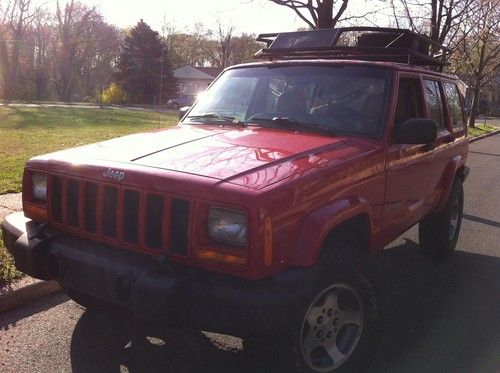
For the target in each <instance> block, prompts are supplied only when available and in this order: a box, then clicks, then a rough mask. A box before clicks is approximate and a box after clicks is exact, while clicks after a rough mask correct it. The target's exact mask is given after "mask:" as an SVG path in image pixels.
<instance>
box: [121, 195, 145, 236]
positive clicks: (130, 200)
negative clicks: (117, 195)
mask: <svg viewBox="0 0 500 373" xmlns="http://www.w3.org/2000/svg"><path fill="white" fill-rule="evenodd" d="M140 197H141V195H140V194H139V192H135V191H132V190H126V191H125V197H124V199H123V200H124V201H123V202H124V209H123V238H125V241H127V242H129V243H138V242H139V202H140Z"/></svg>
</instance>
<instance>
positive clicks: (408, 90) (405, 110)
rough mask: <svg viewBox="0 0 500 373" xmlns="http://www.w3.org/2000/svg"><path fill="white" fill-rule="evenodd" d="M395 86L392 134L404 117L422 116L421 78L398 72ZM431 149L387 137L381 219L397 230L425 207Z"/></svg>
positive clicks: (417, 218) (427, 195) (402, 228)
mask: <svg viewBox="0 0 500 373" xmlns="http://www.w3.org/2000/svg"><path fill="white" fill-rule="evenodd" d="M397 89H398V96H397V102H396V109H395V115H394V122H393V131H392V133H394V130H395V129H396V128H397V126H398V125H400V124H402V123H403V122H405V121H406V120H408V119H411V118H424V117H425V116H426V115H425V113H426V111H425V106H424V99H423V97H424V96H423V89H422V81H421V79H420V77H419V76H418V75H409V74H405V75H400V76H399V80H398V88H397ZM431 148H432V147H430V146H429V145H420V144H418V145H412V144H393V143H392V138H391V140H390V145H389V147H388V152H387V166H386V167H387V186H386V197H385V202H384V222H385V224H387V225H388V226H389V227H394V229H395V230H398V231H399V233H402V232H403V231H405V230H406V229H408V228H409V227H410V226H411V225H413V224H414V223H415V222H417V221H418V220H420V219H421V218H422V217H423V216H424V215H425V213H426V211H427V209H428V203H429V198H430V196H431V192H432V185H431V183H430V175H431V170H432V168H431V167H432V149H431ZM395 233H397V232H395ZM399 233H398V234H399Z"/></svg>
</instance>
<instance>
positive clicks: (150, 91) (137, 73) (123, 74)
mask: <svg viewBox="0 0 500 373" xmlns="http://www.w3.org/2000/svg"><path fill="white" fill-rule="evenodd" d="M162 66H163V74H162ZM118 70H119V71H118V73H117V74H116V79H117V82H118V83H119V84H120V85H121V86H122V87H123V89H124V90H125V91H126V92H127V95H128V98H129V101H130V102H133V103H140V104H158V103H159V101H160V99H161V103H164V102H166V100H167V97H169V96H171V95H173V94H174V93H175V92H176V91H177V87H176V82H175V79H174V77H173V75H172V68H171V65H170V60H169V58H168V52H167V50H166V48H165V47H164V45H163V43H162V41H161V39H160V36H159V35H158V33H157V32H156V31H153V30H152V29H151V27H149V25H148V24H146V23H145V22H144V21H143V20H142V19H141V20H140V22H139V23H137V25H136V26H135V27H134V28H132V30H131V31H130V32H129V33H128V35H127V36H126V37H125V41H124V44H123V48H122V52H121V53H120V58H119V60H118ZM160 87H161V91H162V92H161V95H160ZM160 96H161V97H160Z"/></svg>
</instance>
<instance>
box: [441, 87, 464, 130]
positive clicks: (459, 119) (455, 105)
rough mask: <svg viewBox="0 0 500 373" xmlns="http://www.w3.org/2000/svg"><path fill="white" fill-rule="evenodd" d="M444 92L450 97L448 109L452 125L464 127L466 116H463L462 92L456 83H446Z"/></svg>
mask: <svg viewBox="0 0 500 373" xmlns="http://www.w3.org/2000/svg"><path fill="white" fill-rule="evenodd" d="M443 87H444V93H445V94H446V98H447V99H448V111H449V113H450V119H451V125H452V126H453V127H459V126H460V127H463V125H464V117H463V116H462V105H461V104H460V93H459V92H458V87H457V86H456V84H454V83H444V84H443Z"/></svg>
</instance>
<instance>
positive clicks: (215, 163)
mask: <svg viewBox="0 0 500 373" xmlns="http://www.w3.org/2000/svg"><path fill="white" fill-rule="evenodd" d="M349 142H350V141H346V138H344V137H331V136H324V135H320V134H312V133H305V132H292V131H282V130H276V129H271V128H262V127H257V126H248V127H236V126H235V125H231V126H224V127H219V126H208V125H204V126H200V125H197V126H193V125H185V126H176V127H174V128H171V129H166V130H160V131H156V132H150V133H140V134H135V135H129V136H124V137H120V138H117V139H113V140H108V141H103V142H99V143H95V144H91V145H85V146H81V147H78V148H73V149H68V150H64V151H61V152H57V153H53V154H51V155H50V156H51V157H50V159H58V160H61V161H66V162H68V161H69V162H78V163H82V162H85V159H94V160H99V161H112V162H117V163H121V164H123V169H127V167H129V166H128V165H130V164H135V165H140V166H148V167H154V168H157V169H162V170H170V171H176V172H182V173H189V174H193V175H200V176H204V177H209V178H213V179H216V180H217V181H224V182H229V183H233V184H238V185H245V186H248V187H252V188H256V189H261V188H264V187H266V186H268V185H270V184H273V183H275V182H278V181H280V180H282V179H284V178H286V177H290V176H293V175H295V174H297V173H300V172H304V171H306V170H308V169H310V168H313V167H321V166H322V165H324V164H325V163H327V162H328V161H329V160H332V158H335V159H339V158H344V157H349V156H351V157H352V156H353V155H354V153H360V152H362V151H363V148H365V149H364V150H365V151H366V150H368V149H366V146H367V144H366V142H365V143H364V146H360V145H359V144H355V143H352V144H349ZM361 143H363V142H361Z"/></svg>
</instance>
